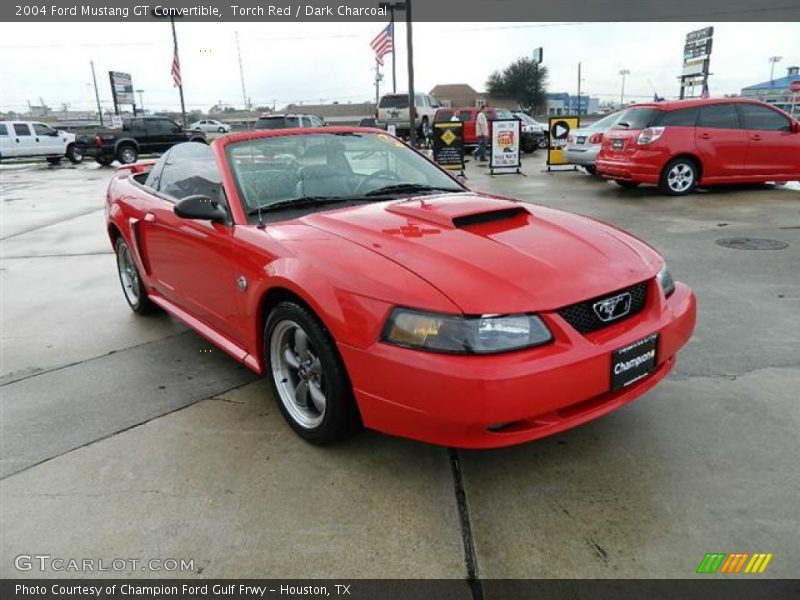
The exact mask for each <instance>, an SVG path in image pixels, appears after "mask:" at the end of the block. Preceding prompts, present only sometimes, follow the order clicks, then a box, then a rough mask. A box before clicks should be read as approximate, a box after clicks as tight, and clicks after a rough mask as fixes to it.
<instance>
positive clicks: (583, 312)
mask: <svg viewBox="0 0 800 600" xmlns="http://www.w3.org/2000/svg"><path fill="white" fill-rule="evenodd" d="M625 292H629V293H630V295H631V308H630V310H629V311H628V314H626V315H625V316H623V317H619V318H617V319H614V320H613V321H608V322H605V321H601V320H600V318H599V317H598V316H597V314H595V312H594V308H593V307H592V305H593V304H594V303H595V302H597V301H599V300H604V299H606V298H612V297H614V296H617V295H619V294H623V293H625ZM646 301H647V282H646V281H643V282H642V283H637V284H636V285H634V286H631V287H629V288H625V289H622V290H617V291H616V292H612V293H610V294H603V295H602V296H598V297H597V298H592V299H591V300H584V301H583V302H578V303H577V304H571V305H570V306H565V307H564V308H561V309H559V310H558V311H557V312H558V314H559V316H560V317H561V318H562V319H564V320H565V321H566V322H567V323H569V324H570V325H572V327H573V328H575V329H576V330H577V331H578V332H580V333H591V332H592V331H597V330H598V329H602V328H603V327H607V326H609V325H613V324H614V323H619V322H620V321H624V320H625V319H630V318H631V317H632V316H633V315H635V314H637V313H638V312H640V311H641V310H642V309H643V308H644V304H645V302H646Z"/></svg>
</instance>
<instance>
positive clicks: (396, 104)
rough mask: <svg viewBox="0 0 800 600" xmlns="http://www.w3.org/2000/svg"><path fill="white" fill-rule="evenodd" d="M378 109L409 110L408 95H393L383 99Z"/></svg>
mask: <svg viewBox="0 0 800 600" xmlns="http://www.w3.org/2000/svg"><path fill="white" fill-rule="evenodd" d="M378 108H408V96H407V95H406V94H392V95H391V96H384V97H383V98H381V101H380V103H379V104H378Z"/></svg>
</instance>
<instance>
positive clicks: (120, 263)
mask: <svg viewBox="0 0 800 600" xmlns="http://www.w3.org/2000/svg"><path fill="white" fill-rule="evenodd" d="M117 268H118V269H119V279H120V281H121V282H122V291H123V292H124V293H125V298H126V299H127V300H128V303H129V304H130V305H131V306H136V305H137V304H138V303H139V272H138V271H137V270H136V264H135V263H134V262H133V257H132V256H131V251H130V249H129V248H128V245H127V244H124V243H123V244H120V245H119V250H118V252H117Z"/></svg>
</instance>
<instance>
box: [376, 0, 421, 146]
mask: <svg viewBox="0 0 800 600" xmlns="http://www.w3.org/2000/svg"><path fill="white" fill-rule="evenodd" d="M378 8H393V10H392V11H391V14H392V19H394V12H395V11H401V10H404V11H406V45H407V51H406V54H407V55H408V125H409V131H408V141H409V143H410V144H411V145H412V146H414V145H416V143H417V130H416V126H415V124H414V104H415V103H414V41H413V33H412V30H411V0H405V2H381V3H380V4H378ZM393 27H394V26H393ZM392 37H394V31H392ZM392 43H393V44H394V39H393V40H392ZM392 61H394V48H392ZM392 65H393V66H392V68H393V69H394V63H392Z"/></svg>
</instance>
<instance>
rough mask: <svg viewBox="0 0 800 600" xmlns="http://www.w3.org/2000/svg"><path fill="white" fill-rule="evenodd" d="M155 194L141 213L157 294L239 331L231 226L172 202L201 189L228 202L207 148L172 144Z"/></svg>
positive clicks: (231, 335) (223, 329)
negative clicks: (187, 213) (190, 214)
mask: <svg viewBox="0 0 800 600" xmlns="http://www.w3.org/2000/svg"><path fill="white" fill-rule="evenodd" d="M154 185H157V186H158V190H157V192H158V193H157V194H155V195H154V196H153V198H152V203H151V205H150V206H149V207H148V210H147V213H146V214H145V215H144V219H143V223H142V226H141V227H142V228H141V231H142V239H143V245H144V247H145V251H146V255H147V257H148V261H149V266H150V274H151V278H152V281H153V285H154V286H155V287H156V289H157V290H158V293H159V294H161V295H162V296H164V298H166V299H167V300H169V301H170V302H172V303H174V304H175V305H177V306H178V307H179V308H180V309H182V310H184V311H185V312H187V313H189V314H190V315H191V316H193V317H194V318H196V319H199V320H200V321H202V322H203V323H204V324H206V325H207V326H209V327H211V328H212V329H214V330H216V331H217V332H219V333H221V334H222V335H224V336H225V337H227V338H228V339H230V340H232V341H234V342H237V343H241V341H242V339H243V338H242V335H243V332H242V331H240V330H238V329H237V328H236V326H235V325H234V324H235V323H237V322H238V319H237V318H236V317H237V316H238V298H237V295H238V294H239V293H241V292H240V291H239V288H238V286H237V278H238V275H237V271H236V269H235V268H234V263H233V260H232V251H231V250H232V246H231V244H232V237H233V225H232V224H230V223H228V224H223V223H212V222H210V221H202V220H195V219H184V218H181V217H178V216H177V215H176V214H175V212H174V209H175V203H176V202H177V201H179V200H180V199H182V198H185V197H187V196H190V195H195V194H200V195H203V196H206V197H209V198H211V199H212V200H215V201H217V202H221V203H223V204H224V205H227V201H226V199H225V195H224V192H223V189H222V183H221V177H220V174H219V171H218V169H217V167H216V162H215V160H214V157H213V153H212V151H211V149H210V148H209V147H208V146H206V145H204V144H184V145H179V146H176V147H174V148H173V149H172V150H170V151H169V154H168V155H167V156H166V157H165V161H164V163H163V168H162V170H161V172H160V176H159V178H158V181H157V182H155V183H154Z"/></svg>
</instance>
